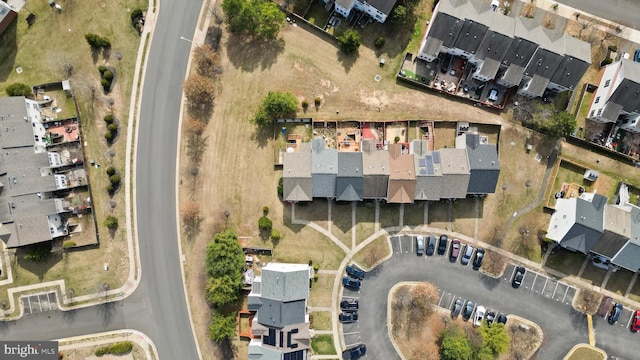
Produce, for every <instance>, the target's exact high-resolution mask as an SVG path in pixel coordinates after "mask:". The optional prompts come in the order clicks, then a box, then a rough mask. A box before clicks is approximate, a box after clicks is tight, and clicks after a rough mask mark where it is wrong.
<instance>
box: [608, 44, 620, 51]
mask: <svg viewBox="0 0 640 360" xmlns="http://www.w3.org/2000/svg"><path fill="white" fill-rule="evenodd" d="M607 49H609V51H613V52H618V47H617V46H615V45H609V46H608V47H607Z"/></svg>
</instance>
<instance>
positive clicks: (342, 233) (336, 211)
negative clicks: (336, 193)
mask: <svg viewBox="0 0 640 360" xmlns="http://www.w3.org/2000/svg"><path fill="white" fill-rule="evenodd" d="M352 216H353V215H352V205H351V203H350V202H344V201H341V202H334V203H333V205H332V206H331V220H332V221H333V226H332V227H331V233H332V234H333V235H334V236H335V237H337V238H338V239H340V241H342V242H343V243H344V244H345V245H347V247H348V248H351V233H352V229H353V226H352V225H353V221H352Z"/></svg>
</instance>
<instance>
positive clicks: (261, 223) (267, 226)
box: [258, 216, 273, 231]
mask: <svg viewBox="0 0 640 360" xmlns="http://www.w3.org/2000/svg"><path fill="white" fill-rule="evenodd" d="M272 227H273V223H272V222H271V219H269V218H268V217H266V216H261V217H260V219H258V228H259V229H260V230H262V231H271V228H272Z"/></svg>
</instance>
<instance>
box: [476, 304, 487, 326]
mask: <svg viewBox="0 0 640 360" xmlns="http://www.w3.org/2000/svg"><path fill="white" fill-rule="evenodd" d="M486 313H487V309H486V308H485V307H484V306H482V305H478V307H477V308H476V316H474V318H473V326H480V325H482V320H484V315H485V314H486Z"/></svg>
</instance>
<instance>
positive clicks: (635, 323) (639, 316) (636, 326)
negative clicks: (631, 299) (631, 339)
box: [631, 310, 640, 332]
mask: <svg viewBox="0 0 640 360" xmlns="http://www.w3.org/2000/svg"><path fill="white" fill-rule="evenodd" d="M638 330H640V310H636V312H635V314H634V315H633V319H632V320H631V331H633V332H637V331H638Z"/></svg>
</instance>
